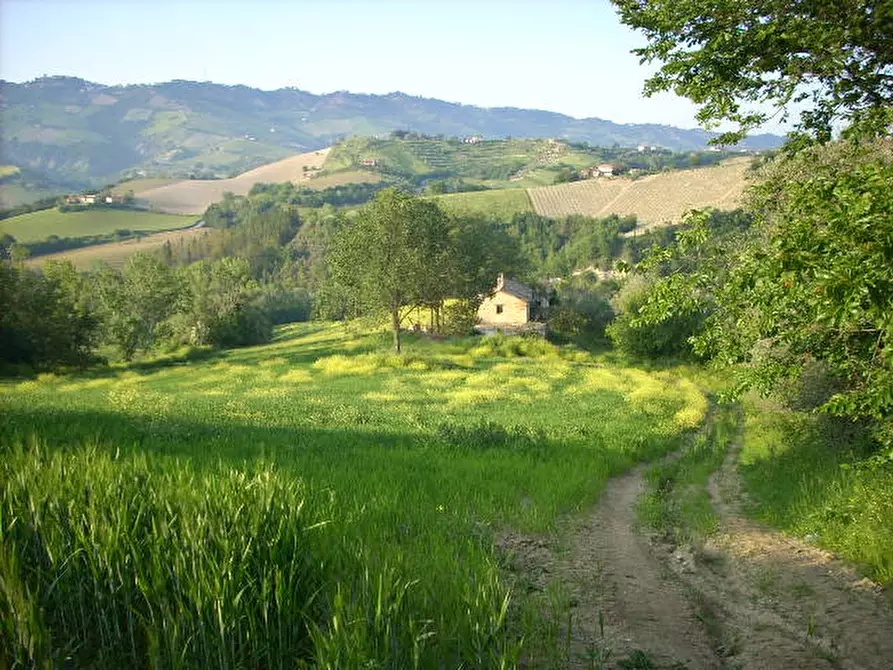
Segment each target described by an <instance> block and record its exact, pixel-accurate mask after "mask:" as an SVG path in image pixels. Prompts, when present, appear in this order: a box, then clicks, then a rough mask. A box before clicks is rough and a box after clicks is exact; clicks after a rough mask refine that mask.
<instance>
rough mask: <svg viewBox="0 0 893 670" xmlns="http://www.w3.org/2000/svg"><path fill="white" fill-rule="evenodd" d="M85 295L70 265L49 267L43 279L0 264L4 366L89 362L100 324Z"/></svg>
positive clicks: (0, 336)
mask: <svg viewBox="0 0 893 670" xmlns="http://www.w3.org/2000/svg"><path fill="white" fill-rule="evenodd" d="M87 291H88V289H87V286H86V280H85V279H84V278H83V277H82V276H81V275H80V274H78V273H77V272H76V271H75V270H74V268H73V267H72V266H71V264H70V263H58V262H53V263H47V265H46V267H45V269H44V273H43V274H42V275H41V274H37V273H36V272H32V271H30V270H26V269H24V268H20V267H15V266H13V265H9V264H7V263H4V262H0V361H2V362H3V363H7V364H26V365H30V366H32V367H35V368H47V367H54V366H58V365H85V364H87V363H89V362H91V361H92V360H93V359H94V355H93V352H94V350H95V347H96V345H97V344H98V340H99V332H98V331H99V322H98V320H97V318H96V316H95V314H93V313H92V312H91V311H90V310H89V305H88V299H87Z"/></svg>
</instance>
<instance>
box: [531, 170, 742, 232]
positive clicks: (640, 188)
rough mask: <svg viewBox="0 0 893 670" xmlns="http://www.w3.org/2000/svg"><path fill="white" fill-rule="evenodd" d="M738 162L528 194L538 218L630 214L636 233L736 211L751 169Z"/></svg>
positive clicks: (592, 181) (591, 181) (548, 188)
mask: <svg viewBox="0 0 893 670" xmlns="http://www.w3.org/2000/svg"><path fill="white" fill-rule="evenodd" d="M750 163H751V162H750V160H749V159H747V158H737V159H732V160H729V161H726V162H724V163H722V164H721V165H716V166H713V167H706V168H697V169H692V170H675V171H671V172H664V173H661V174H656V175H650V176H647V177H642V178H640V179H631V178H628V177H607V178H598V179H587V180H585V181H578V182H574V183H570V184H556V185H554V186H545V187H541V188H532V189H529V190H528V193H529V195H530V200H531V202H532V203H533V207H534V209H535V210H536V212H537V213H538V214H541V215H543V216H549V217H561V216H568V215H570V214H583V215H586V216H594V217H599V216H608V215H610V214H619V215H621V216H623V215H627V214H634V215H635V216H636V217H637V218H638V220H639V228H640V229H641V228H650V227H652V226H658V225H662V224H673V223H678V222H679V220H680V219H681V218H682V215H683V214H685V213H686V212H687V211H689V210H690V209H695V208H701V207H715V208H717V209H734V208H736V207H738V206H740V201H741V197H742V195H743V194H744V188H745V186H746V180H745V175H746V173H747V170H748V168H749V166H750Z"/></svg>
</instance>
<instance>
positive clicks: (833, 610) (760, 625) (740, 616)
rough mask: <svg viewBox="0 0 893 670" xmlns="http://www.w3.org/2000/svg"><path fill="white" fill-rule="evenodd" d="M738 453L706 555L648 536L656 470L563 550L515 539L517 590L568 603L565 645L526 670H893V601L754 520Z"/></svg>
mask: <svg viewBox="0 0 893 670" xmlns="http://www.w3.org/2000/svg"><path fill="white" fill-rule="evenodd" d="M737 452H738V447H737V446H733V447H732V448H731V449H730V451H729V453H728V454H727V457H726V459H725V463H724V464H723V466H722V468H721V470H719V471H718V472H717V473H715V474H714V476H713V477H712V478H711V480H710V484H709V487H708V488H709V492H710V495H711V498H712V500H713V504H714V507H715V508H716V510H717V511H718V512H719V514H720V517H721V529H720V532H718V533H717V534H715V535H713V536H711V537H709V538H707V539H706V540H704V541H703V542H700V543H698V546H694V547H692V546H679V547H677V546H672V545H670V544H667V543H665V542H663V541H660V540H658V539H657V538H656V537H655V536H653V535H651V534H649V533H647V532H646V531H643V530H642V529H641V528H640V527H639V526H638V523H637V515H636V503H637V500H638V499H639V497H640V496H641V495H642V493H643V492H644V491H645V481H644V476H643V473H644V466H643V467H639V468H637V469H635V470H633V471H631V472H630V473H628V474H626V475H624V476H622V477H618V478H616V479H614V480H612V481H611V482H609V484H608V487H607V489H606V490H605V492H604V494H603V496H602V498H601V502H600V503H599V504H598V505H597V506H596V508H595V509H594V510H593V511H592V513H591V514H590V515H588V516H587V517H585V518H582V519H577V520H574V521H567V522H565V524H564V525H563V526H562V527H561V528H560V529H559V531H558V532H557V533H556V535H554V536H551V537H541V538H531V537H524V536H521V535H516V534H512V533H504V534H503V536H502V537H501V538H500V544H501V547H502V549H503V551H504V553H505V556H506V557H507V560H508V561H509V564H510V565H511V566H512V567H513V569H514V570H515V573H516V575H518V576H519V580H520V582H519V583H524V584H526V585H527V590H528V591H540V592H542V593H546V592H548V591H550V590H551V591H553V592H561V593H564V594H566V596H565V600H566V612H564V611H563V612H562V613H561V614H560V617H561V618H562V619H563V620H562V621H556V622H555V624H556V626H557V627H558V628H560V631H559V632H557V633H556V634H555V635H554V637H555V638H556V640H558V642H556V643H555V644H554V645H553V646H554V648H553V649H552V650H551V652H548V653H544V652H542V651H536V650H532V651H530V652H529V653H528V656H529V657H528V658H527V659H526V665H527V666H528V667H568V668H674V669H681V668H690V669H691V670H695V669H698V668H740V669H742V670H751V669H752V670H774V669H776V668H777V669H779V670H799V669H804V670H805V669H807V668H809V669H813V668H843V669H849V668H852V669H854V670H863V669H864V670H875V669H876V670H890V668H893V606H891V600H890V598H889V596H888V595H887V594H886V593H884V592H883V591H882V589H880V588H879V587H878V586H877V585H875V584H873V583H872V582H870V581H869V580H867V579H864V578H862V577H860V576H859V575H858V574H857V573H856V571H855V570H854V569H853V568H851V567H850V566H848V565H846V564H845V563H844V562H842V561H840V560H837V559H835V558H834V557H833V556H831V555H830V554H829V553H828V552H825V551H823V550H821V549H818V548H816V547H814V546H811V545H809V544H806V543H804V542H801V541H799V540H797V539H795V538H791V537H788V536H785V535H784V534H782V533H780V532H778V531H775V530H772V529H769V528H766V527H763V526H761V525H759V524H757V523H755V522H753V521H751V520H749V519H747V518H746V517H745V516H744V515H743V514H742V513H741V512H740V505H741V501H742V493H741V485H740V481H739V479H738V474H737V471H736V463H737ZM556 650H558V651H556Z"/></svg>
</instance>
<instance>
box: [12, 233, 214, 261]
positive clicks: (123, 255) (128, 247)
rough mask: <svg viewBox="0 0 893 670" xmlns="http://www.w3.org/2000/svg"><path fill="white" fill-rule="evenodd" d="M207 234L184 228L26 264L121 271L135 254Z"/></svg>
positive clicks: (60, 252)
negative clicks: (68, 264) (97, 266)
mask: <svg viewBox="0 0 893 670" xmlns="http://www.w3.org/2000/svg"><path fill="white" fill-rule="evenodd" d="M208 234H210V231H209V230H208V229H207V228H187V229H185V230H169V231H165V232H161V233H155V234H153V235H146V236H145V237H138V238H134V239H129V240H123V241H121V242H107V243H105V244H94V245H90V246H86V247H80V248H78V249H69V250H67V251H59V252H56V253H52V254H46V255H44V256H35V257H33V258H29V259H28V260H27V261H25V263H26V264H27V265H28V266H29V267H32V268H39V267H40V266H42V265H43V264H44V263H45V262H46V261H71V263H72V264H73V265H74V266H75V267H76V268H78V269H79V270H89V269H90V268H92V267H93V265H94V264H95V263H98V262H103V263H108V264H109V265H111V266H112V267H115V268H120V267H122V266H123V265H124V264H125V263H126V262H127V259H128V258H130V257H131V256H133V255H134V254H135V253H138V252H143V253H149V252H153V251H157V250H159V249H161V247H162V246H164V243H165V242H170V243H171V244H174V243H176V242H179V241H181V240H190V239H193V238H196V237H201V236H204V235H208Z"/></svg>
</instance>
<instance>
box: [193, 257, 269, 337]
mask: <svg viewBox="0 0 893 670" xmlns="http://www.w3.org/2000/svg"><path fill="white" fill-rule="evenodd" d="M180 274H181V277H182V279H183V283H184V289H185V291H184V299H183V305H182V307H181V308H180V310H179V314H178V318H177V320H176V330H177V334H178V336H179V337H180V338H181V339H182V340H184V341H185V342H186V343H188V344H193V345H206V344H209V345H213V346H216V347H234V346H245V345H250V344H259V343H262V342H267V341H269V339H270V337H271V336H272V323H271V321H270V319H269V318H268V317H267V315H266V314H265V312H264V310H263V309H261V306H260V303H259V300H258V298H259V294H260V287H259V286H258V284H257V282H255V281H254V280H253V279H252V278H251V268H250V266H249V264H248V261H246V260H244V259H240V258H223V259H221V260H219V261H214V262H212V261H199V262H198V263H193V264H192V265H190V266H188V267H186V268H184V269H183V270H182V271H181V273H180Z"/></svg>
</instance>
